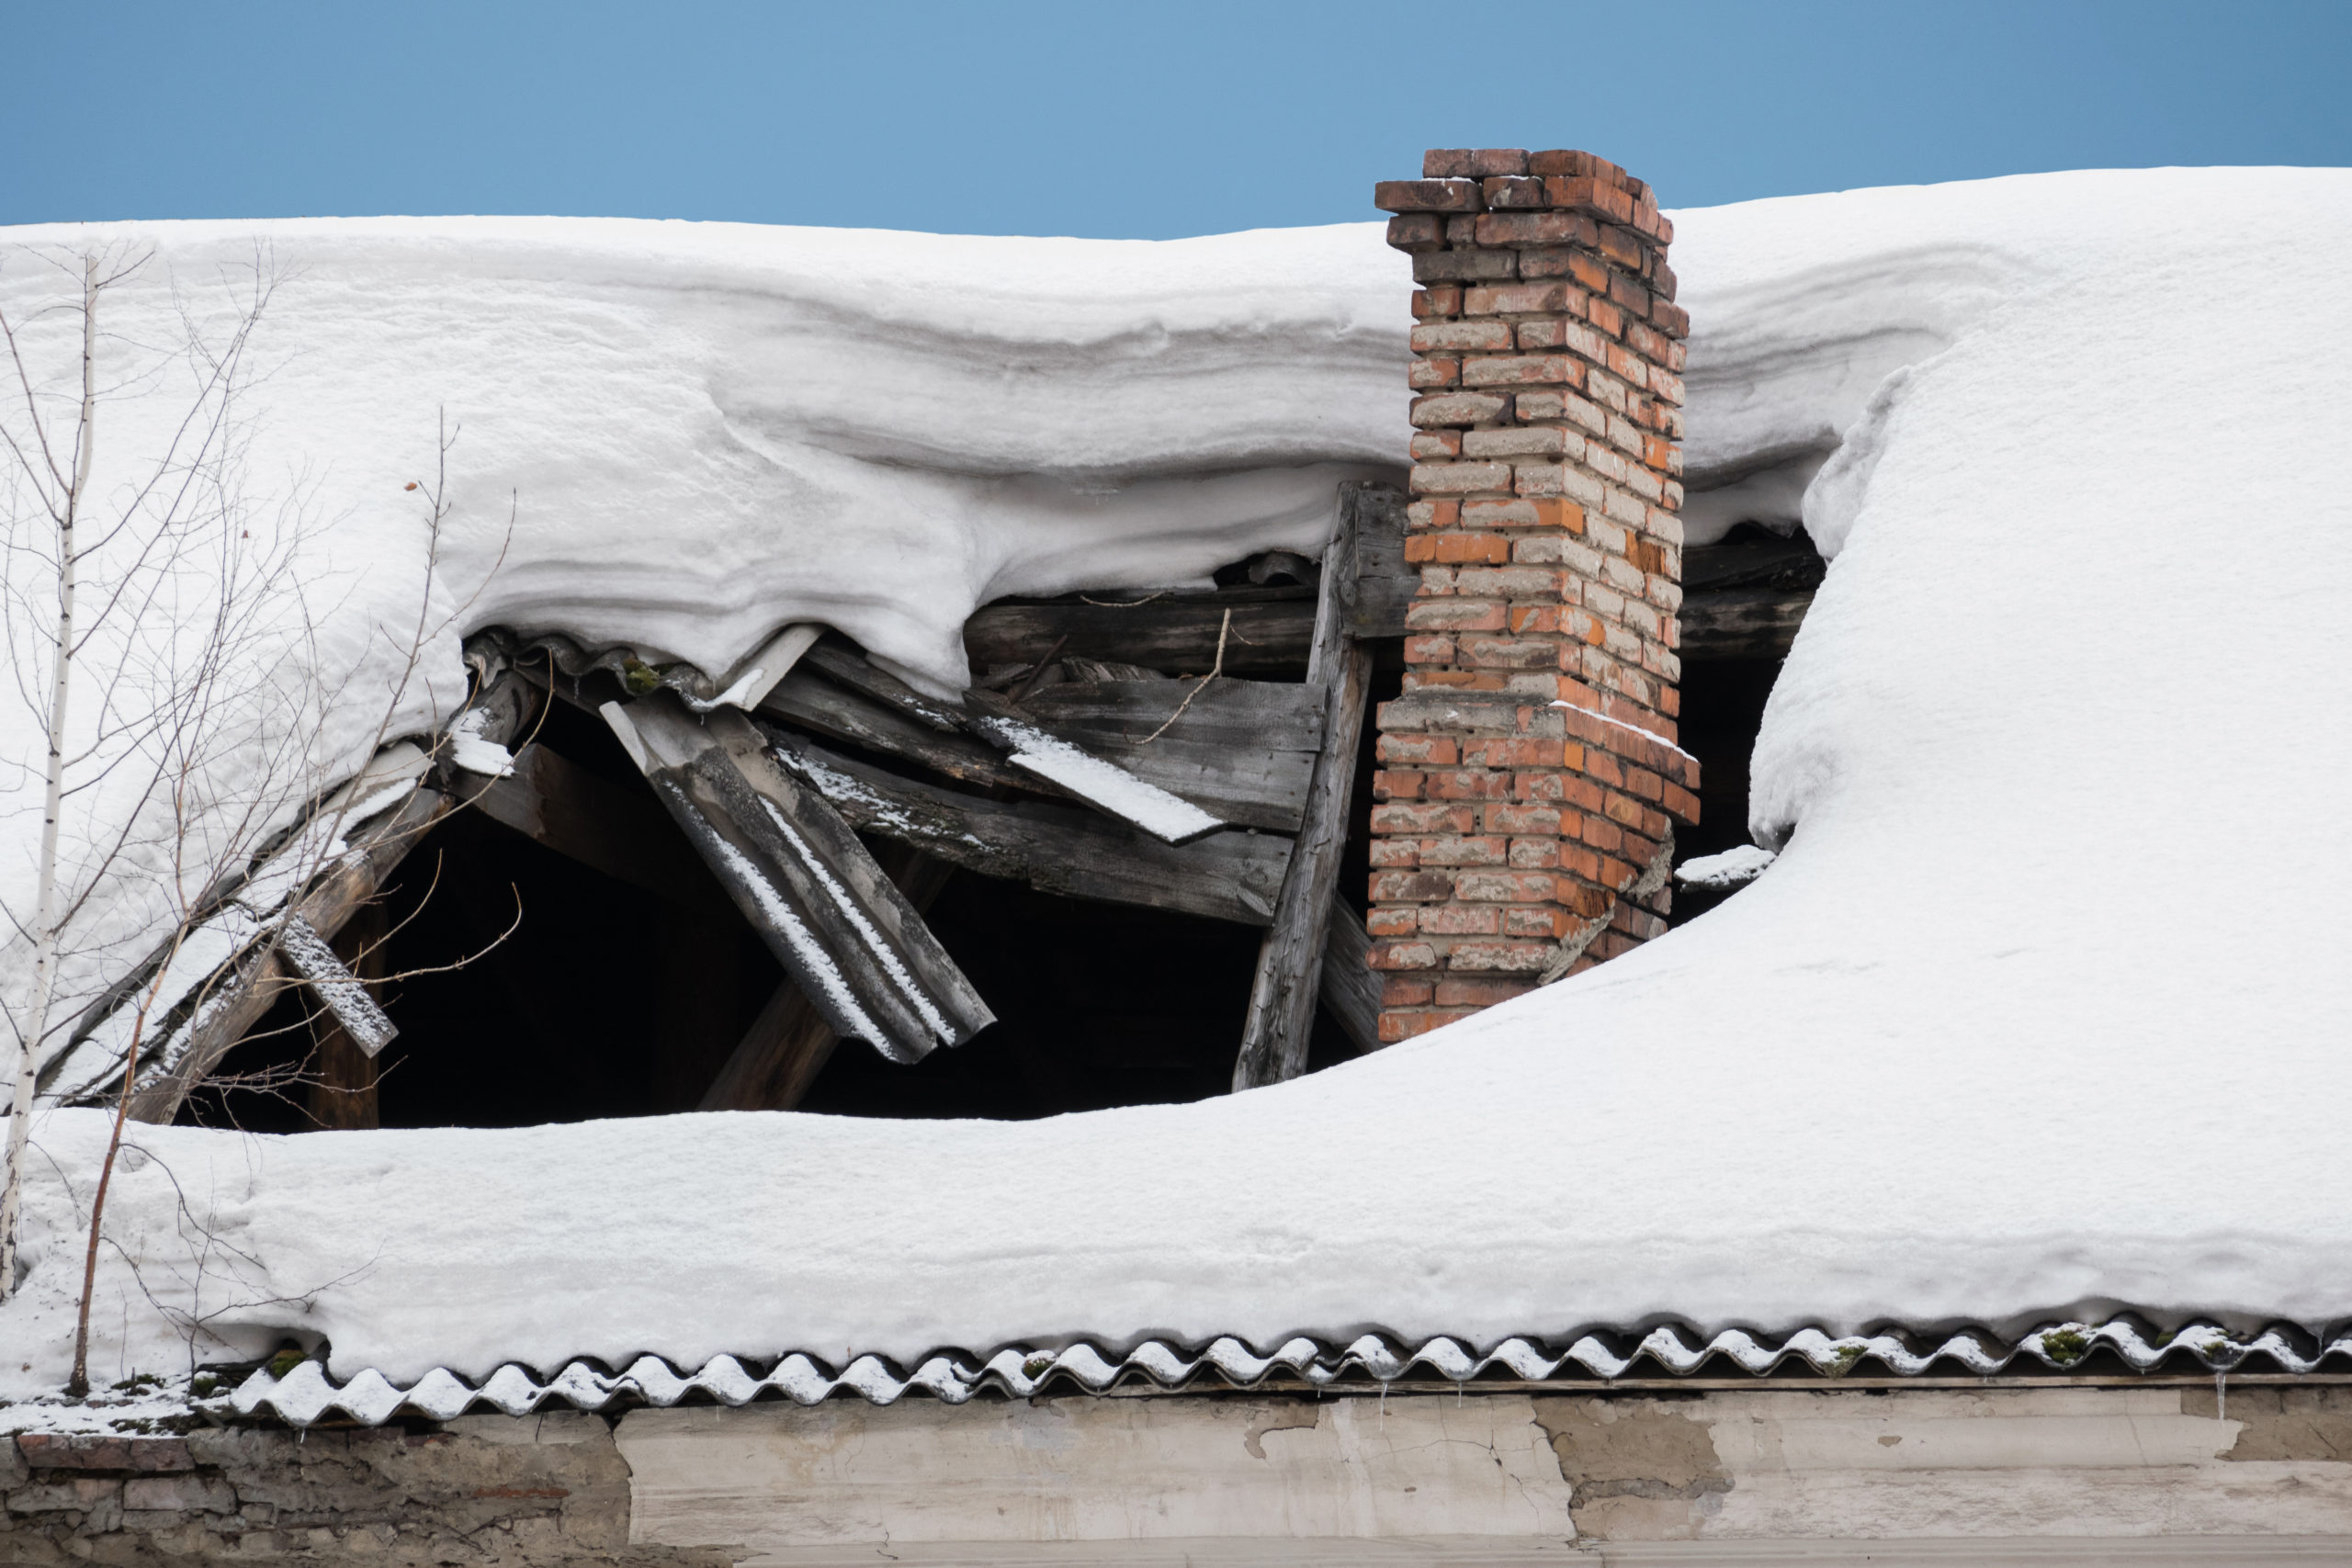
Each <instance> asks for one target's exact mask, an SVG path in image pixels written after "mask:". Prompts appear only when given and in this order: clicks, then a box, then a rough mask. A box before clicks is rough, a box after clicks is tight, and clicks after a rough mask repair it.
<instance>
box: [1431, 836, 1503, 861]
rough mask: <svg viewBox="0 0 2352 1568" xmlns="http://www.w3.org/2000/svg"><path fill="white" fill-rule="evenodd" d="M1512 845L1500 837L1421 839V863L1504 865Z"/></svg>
mask: <svg viewBox="0 0 2352 1568" xmlns="http://www.w3.org/2000/svg"><path fill="white" fill-rule="evenodd" d="M1509 860H1510V845H1509V844H1508V843H1506V842H1504V840H1500V839H1484V838H1459V839H1424V840H1421V863H1422V864H1423V865H1425V866H1436V865H1502V864H1504V863H1507V862H1508V861H1509Z"/></svg>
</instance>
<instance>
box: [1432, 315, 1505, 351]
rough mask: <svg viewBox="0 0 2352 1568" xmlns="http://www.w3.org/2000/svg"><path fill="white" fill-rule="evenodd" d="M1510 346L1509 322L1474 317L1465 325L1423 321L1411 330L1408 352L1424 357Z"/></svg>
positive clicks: (1458, 322) (1455, 322)
mask: <svg viewBox="0 0 2352 1568" xmlns="http://www.w3.org/2000/svg"><path fill="white" fill-rule="evenodd" d="M1510 346H1511V329H1510V322H1509V321H1495V320H1493V319H1492V318H1489V317H1474V318H1471V319H1470V320H1467V321H1424V322H1423V323H1422V324H1421V325H1419V326H1418V327H1415V328H1414V329H1413V337H1412V348H1413V352H1414V353H1415V354H1428V353H1430V352H1432V351H1433V350H1438V349H1485V350H1489V351H1492V350H1496V349H1506V348H1509V347H1510Z"/></svg>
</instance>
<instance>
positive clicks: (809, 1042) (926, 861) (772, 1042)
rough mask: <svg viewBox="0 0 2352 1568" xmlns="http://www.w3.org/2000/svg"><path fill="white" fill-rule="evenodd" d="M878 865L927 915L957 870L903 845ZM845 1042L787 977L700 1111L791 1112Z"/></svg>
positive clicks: (884, 855) (889, 850)
mask: <svg viewBox="0 0 2352 1568" xmlns="http://www.w3.org/2000/svg"><path fill="white" fill-rule="evenodd" d="M875 860H876V863H879V864H881V865H882V866H883V867H884V868H885V869H886V870H888V872H889V874H890V880H891V881H892V882H894V883H896V884H897V885H898V886H899V891H901V892H903V893H904V894H906V896H907V902H908V903H910V904H912V905H913V906H914V907H915V908H916V909H917V910H918V911H922V912H925V913H927V912H929V910H930V908H931V905H932V900H933V899H934V898H936V897H939V895H940V892H941V890H942V889H944V887H945V886H947V879H948V878H949V877H951V876H953V875H954V874H955V873H956V868H955V867H954V866H952V865H949V864H948V863H946V862H944V861H940V860H934V859H933V858H932V857H931V856H929V855H926V854H921V853H918V852H915V851H913V850H910V849H909V848H908V847H907V846H906V845H904V844H888V845H886V846H884V849H883V852H881V853H880V854H877V855H876V857H875ZM839 1043H841V1036H840V1035H839V1034H837V1033H835V1032H834V1031H833V1027H832V1025H831V1024H829V1023H827V1022H826V1021H825V1015H824V1014H823V1013H821V1012H820V1011H819V1010H817V1006H816V1004H815V1003H813V1002H811V1001H810V1000H809V995H808V993H807V992H805V991H803V990H802V989H801V988H800V987H798V986H797V985H796V984H795V983H794V982H793V981H792V980H791V978H790V977H789V976H787V977H786V979H785V980H784V981H783V982H782V983H780V984H779V985H778V986H777V987H776V988H775V993H774V994H773V995H771V996H770V997H769V998H768V1000H767V1005H766V1006H765V1007H763V1008H762V1009H761V1010H760V1016H759V1017H757V1018H755V1019H753V1020H752V1026H751V1027H750V1028H749V1029H747V1030H745V1031H744V1032H743V1038H742V1039H741V1040H740V1041H738V1042H737V1043H736V1045H735V1049H734V1050H733V1052H731V1053H730V1054H729V1055H728V1058H727V1060H726V1062H725V1063H724V1064H723V1065H722V1066H720V1067H719V1069H718V1073H717V1075H716V1076H714V1077H712V1079H711V1082H710V1088H709V1089H707V1090H705V1091H704V1094H703V1097H702V1102H701V1104H699V1105H698V1106H696V1107H695V1109H696V1110H699V1111H789V1110H791V1109H792V1108H793V1107H794V1106H796V1105H798V1104H799V1103H800V1101H801V1099H802V1097H803V1096H805V1095H807V1094H808V1092H809V1089H810V1088H811V1087H812V1086H813V1085H815V1083H816V1081H817V1078H818V1075H820V1074H821V1073H822V1072H823V1071H824V1070H825V1064H826V1063H828V1062H830V1061H831V1060H832V1059H833V1048H834V1047H835V1046H836V1045H838V1044H839Z"/></svg>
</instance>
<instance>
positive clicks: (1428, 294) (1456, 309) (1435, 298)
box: [1413, 283, 1462, 321]
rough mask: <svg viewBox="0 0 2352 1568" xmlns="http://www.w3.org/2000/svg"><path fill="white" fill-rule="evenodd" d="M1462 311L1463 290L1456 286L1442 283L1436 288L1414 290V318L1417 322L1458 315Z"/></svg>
mask: <svg viewBox="0 0 2352 1568" xmlns="http://www.w3.org/2000/svg"><path fill="white" fill-rule="evenodd" d="M1461 310H1462V290H1461V288H1459V287H1458V286H1456V285H1454V284H1451V283H1442V284H1439V285H1438V286H1437V287H1436V288H1416V289H1415V290H1413V318H1414V320H1416V321H1423V320H1427V319H1429V318H1430V317H1433V316H1452V315H1456V314H1459V313H1460V311H1461Z"/></svg>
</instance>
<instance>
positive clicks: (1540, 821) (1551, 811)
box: [1374, 806, 1560, 833]
mask: <svg viewBox="0 0 2352 1568" xmlns="http://www.w3.org/2000/svg"><path fill="white" fill-rule="evenodd" d="M1486 827H1487V831H1488V832H1489V833H1557V832H1558V831H1559V830H1560V812H1559V808H1558V807H1552V806H1489V807H1487V821H1486ZM1377 830H1378V828H1377V825H1376V824H1375V827H1374V831H1377Z"/></svg>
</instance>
